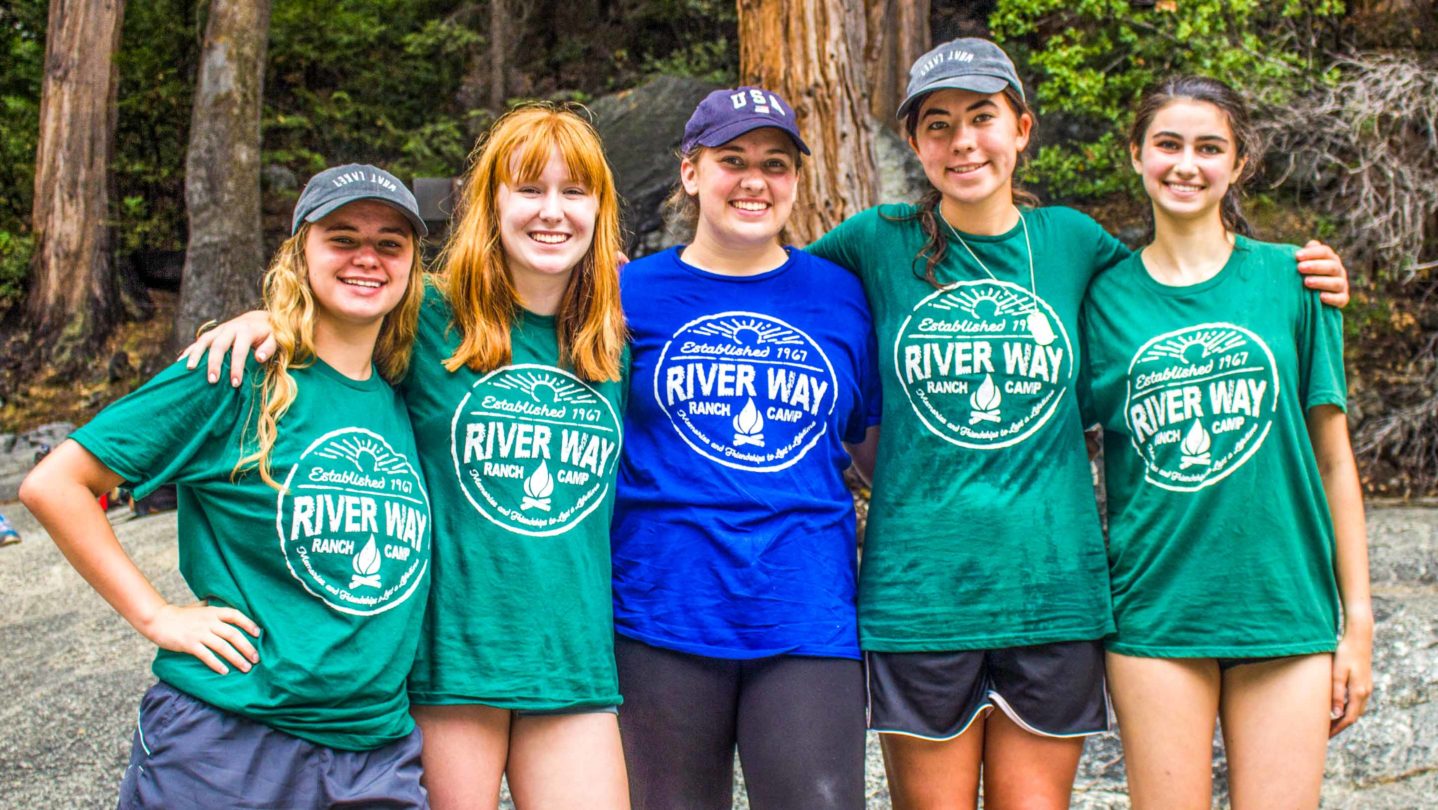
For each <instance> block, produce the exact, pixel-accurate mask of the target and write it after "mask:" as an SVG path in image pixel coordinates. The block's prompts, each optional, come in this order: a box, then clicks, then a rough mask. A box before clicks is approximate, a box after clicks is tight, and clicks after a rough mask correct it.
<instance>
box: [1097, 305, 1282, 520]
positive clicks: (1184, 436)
mask: <svg viewBox="0 0 1438 810" xmlns="http://www.w3.org/2000/svg"><path fill="white" fill-rule="evenodd" d="M1277 410H1278V371H1277V364H1276V363H1274V360H1273V353H1272V352H1271V351H1269V348H1268V346H1267V345H1266V344H1265V343H1264V342H1263V340H1262V339H1260V338H1259V337H1258V336H1257V335H1256V334H1254V333H1253V332H1250V331H1249V330H1247V329H1245V328H1243V327H1241V326H1236V325H1234V324H1229V323H1206V324H1200V325H1198V326H1191V327H1187V328H1184V329H1178V330H1175V331H1172V332H1167V333H1165V334H1162V335H1159V336H1158V337H1155V338H1153V339H1151V340H1149V341H1148V342H1146V343H1144V344H1143V345H1142V346H1141V347H1139V349H1138V351H1136V352H1135V353H1134V356H1133V359H1132V361H1131V362H1130V364H1129V370H1128V381H1127V392H1126V396H1125V400H1124V422H1125V425H1126V426H1127V428H1128V432H1129V441H1130V443H1131V444H1132V446H1133V448H1134V451H1135V452H1137V453H1138V454H1139V456H1140V457H1141V458H1142V459H1143V462H1144V468H1145V473H1144V475H1145V479H1146V480H1147V481H1148V482H1149V483H1150V484H1154V485H1156V486H1160V487H1163V488H1164V489H1169V490H1173V491H1176V492H1192V491H1195V490H1198V489H1202V488H1204V487H1207V486H1211V485H1213V484H1215V483H1217V482H1218V481H1221V480H1223V479H1224V478H1226V477H1227V476H1229V475H1230V474H1232V473H1233V471H1234V470H1236V469H1238V468H1239V467H1241V466H1243V464H1244V463H1245V462H1246V461H1248V460H1249V459H1250V458H1252V457H1253V454H1254V453H1256V452H1258V450H1259V448H1260V447H1262V446H1263V441H1264V439H1265V438H1267V437H1268V432H1269V430H1270V429H1271V428H1272V427H1273V418H1274V414H1275V413H1276V412H1277Z"/></svg>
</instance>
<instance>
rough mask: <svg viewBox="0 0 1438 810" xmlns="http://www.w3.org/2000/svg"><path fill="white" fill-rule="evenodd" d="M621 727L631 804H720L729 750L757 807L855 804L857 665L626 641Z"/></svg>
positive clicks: (699, 807) (729, 769) (860, 691)
mask: <svg viewBox="0 0 1438 810" xmlns="http://www.w3.org/2000/svg"><path fill="white" fill-rule="evenodd" d="M614 655H615V659H616V660H617V662H618V664H619V691H620V693H621V694H623V695H624V703H623V704H622V705H620V707H619V731H620V736H621V737H622V738H623V740H624V760H625V764H626V766H627V767H628V769H629V794H630V801H631V802H632V803H633V810H711V809H712V810H728V808H729V807H730V806H731V803H732V801H733V792H734V747H735V745H737V746H738V748H739V761H740V763H741V765H742V766H743V768H744V783H745V785H746V787H747V788H748V790H749V806H750V807H752V808H754V810H809V808H814V809H815V810H831V809H832V810H862V808H863V807H864V674H863V665H862V664H861V663H860V662H859V661H853V660H849V659H846V658H810V657H805V656H797V655H781V656H775V657H772V658H759V659H753V660H746V661H735V660H729V659H725V658H708V657H706V656H701V655H688V654H686V653H680V652H675V651H673V650H665V649H661V648H658V647H651V646H650V645H648V644H644V643H641V642H638V641H634V640H632V639H628V638H625V637H623V636H617V637H616V638H615V642H614Z"/></svg>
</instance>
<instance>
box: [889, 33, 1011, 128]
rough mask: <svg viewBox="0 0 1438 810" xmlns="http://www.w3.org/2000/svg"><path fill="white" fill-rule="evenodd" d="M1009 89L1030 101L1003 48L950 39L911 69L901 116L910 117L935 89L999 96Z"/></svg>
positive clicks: (981, 41)
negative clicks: (916, 107)
mask: <svg viewBox="0 0 1438 810" xmlns="http://www.w3.org/2000/svg"><path fill="white" fill-rule="evenodd" d="M1005 87H1012V88H1013V89H1014V90H1015V91H1017V92H1018V94H1019V98H1021V99H1024V100H1025V101H1026V102H1027V101H1028V99H1027V98H1026V97H1025V96H1024V85H1023V82H1020V81H1019V74H1018V71H1016V70H1014V63H1013V62H1012V61H1011V60H1010V59H1009V55H1008V54H1006V53H1004V49H1003V48H1000V47H999V46H997V45H995V44H994V43H992V42H989V41H988V40H987V39H978V38H975V37H968V38H965V39H955V40H950V41H949V42H945V43H944V44H942V45H940V46H938V47H936V48H934V49H933V50H931V51H929V52H928V53H926V54H924V55H923V56H921V57H919V58H918V60H917V61H915V62H914V65H913V67H911V68H909V90H908V92H907V93H906V94H905V95H904V103H902V104H900V105H899V113H898V115H899V118H903V117H905V116H907V115H908V114H909V111H910V110H911V109H912V108H913V107H914V105H916V104H918V103H919V101H920V100H921V99H923V97H924V96H926V95H928V94H929V93H932V92H934V91H935V90H968V91H971V92H974V93H997V92H999V91H1000V90H1003V89H1004V88H1005Z"/></svg>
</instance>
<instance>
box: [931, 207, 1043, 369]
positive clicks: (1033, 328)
mask: <svg viewBox="0 0 1438 810" xmlns="http://www.w3.org/2000/svg"><path fill="white" fill-rule="evenodd" d="M1014 210H1015V211H1016V212H1017V213H1018V215H1019V224H1020V225H1022V226H1023V228H1024V250H1025V251H1027V252H1028V254H1029V293H1030V294H1031V295H1032V296H1033V297H1034V300H1035V301H1037V300H1038V297H1039V288H1038V283H1037V282H1036V281H1035V280H1034V246H1033V244H1032V243H1031V242H1030V241H1029V223H1028V220H1026V219H1024V212H1023V211H1020V210H1018V209H1017V208H1015V209H1014ZM937 213H938V215H939V219H942V220H943V221H944V225H946V226H948V229H949V233H951V234H953V235H954V238H955V239H957V240H959V244H961V245H963V246H964V250H966V251H968V254H969V258H971V259H973V260H974V264H977V265H978V266H979V269H980V270H982V271H984V272H985V273H987V274H988V276H989V278H991V279H993V280H994V281H998V280H999V277H998V276H996V275H994V271H992V270H990V269H989V268H988V265H986V264H984V263H983V260H981V259H980V258H979V257H978V254H976V253H974V249H973V248H971V247H969V243H968V242H965V241H964V237H963V236H962V235H960V234H959V232H958V230H957V229H956V228H954V226H953V225H950V224H949V221H948V220H947V219H945V218H944V214H943V212H942V211H939V212H937ZM1027 315H1028V330H1029V334H1030V335H1033V338H1034V342H1035V343H1038V344H1039V345H1040V346H1047V345H1049V344H1050V343H1053V342H1054V338H1055V337H1056V336H1055V335H1054V329H1053V325H1052V324H1050V323H1049V319H1048V316H1046V315H1044V313H1043V312H1042V311H1040V310H1039V306H1038V304H1037V303H1034V304H1032V305H1031V306H1030V308H1029V311H1028V313H1027Z"/></svg>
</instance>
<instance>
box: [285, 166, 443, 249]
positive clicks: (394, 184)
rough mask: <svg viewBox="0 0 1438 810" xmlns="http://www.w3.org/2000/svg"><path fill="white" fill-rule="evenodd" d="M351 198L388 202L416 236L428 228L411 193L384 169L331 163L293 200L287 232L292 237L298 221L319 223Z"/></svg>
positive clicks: (350, 201) (297, 227) (297, 226)
mask: <svg viewBox="0 0 1438 810" xmlns="http://www.w3.org/2000/svg"><path fill="white" fill-rule="evenodd" d="M355 200H379V201H380V202H383V203H389V204H390V205H391V206H392V207H394V208H395V209H396V210H398V211H399V212H400V213H401V214H404V216H405V219H408V220H409V224H411V225H413V226H414V232H415V234H416V235H418V236H428V235H429V228H428V227H426V226H425V224H424V219H423V218H422V217H420V215H419V203H417V202H415V199H414V195H413V194H411V193H410V191H409V189H408V188H406V187H405V185H404V183H401V182H400V181H399V178H398V177H395V176H394V175H392V174H390V173H389V172H387V171H385V170H384V169H381V168H379V167H378V166H370V165H368V164H365V163H349V164H346V165H344V166H335V167H333V168H330V169H325V170H324V171H322V172H320V173H319V174H317V175H315V176H314V177H311V178H310V181H309V182H308V183H306V184H305V190H304V191H301V192H300V199H299V201H298V202H296V203H295V216H294V219H293V221H291V223H290V235H291V236H294V235H295V232H296V231H298V230H299V229H300V225H301V224H303V223H305V222H319V221H320V220H322V219H324V218H325V217H327V216H329V215H330V214H332V213H334V212H335V211H338V210H339V209H340V208H341V207H343V206H346V205H349V204H350V203H352V202H354V201H355Z"/></svg>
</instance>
